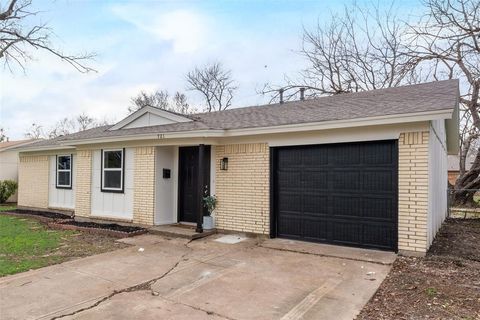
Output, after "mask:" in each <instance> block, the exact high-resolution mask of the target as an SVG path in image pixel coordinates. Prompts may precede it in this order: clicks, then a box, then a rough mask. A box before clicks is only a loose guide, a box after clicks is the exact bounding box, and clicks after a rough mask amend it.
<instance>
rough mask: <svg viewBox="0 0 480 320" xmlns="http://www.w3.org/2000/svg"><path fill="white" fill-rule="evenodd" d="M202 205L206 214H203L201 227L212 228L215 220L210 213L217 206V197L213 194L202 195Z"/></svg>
mask: <svg viewBox="0 0 480 320" xmlns="http://www.w3.org/2000/svg"><path fill="white" fill-rule="evenodd" d="M203 205H204V206H205V208H207V211H208V214H207V215H204V216H203V229H205V230H210V229H213V228H214V227H215V220H214V217H213V216H212V215H213V212H214V211H215V207H216V206H217V197H216V196H215V195H206V196H205V197H203Z"/></svg>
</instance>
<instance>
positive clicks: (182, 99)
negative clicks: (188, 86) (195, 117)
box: [128, 90, 197, 114]
mask: <svg viewBox="0 0 480 320" xmlns="http://www.w3.org/2000/svg"><path fill="white" fill-rule="evenodd" d="M130 102H131V105H130V106H129V107H128V112H130V113H132V112H135V111H137V110H138V109H141V108H143V107H146V106H150V107H154V108H159V109H163V110H167V111H170V112H175V113H180V114H192V113H195V112H196V111H197V109H196V108H195V107H193V106H191V105H190V104H189V103H188V101H187V96H186V95H185V94H183V93H180V92H178V91H177V92H175V94H174V95H173V97H170V95H169V93H168V91H166V90H157V91H155V92H153V93H146V92H145V91H140V93H139V94H138V95H137V96H135V97H133V98H131V99H130Z"/></svg>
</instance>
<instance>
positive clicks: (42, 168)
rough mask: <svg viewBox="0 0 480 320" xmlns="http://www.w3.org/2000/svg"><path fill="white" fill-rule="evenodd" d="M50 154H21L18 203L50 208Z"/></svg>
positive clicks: (26, 205)
mask: <svg viewBox="0 0 480 320" xmlns="http://www.w3.org/2000/svg"><path fill="white" fill-rule="evenodd" d="M48 168H49V157H48V156H38V155H36V156H27V155H21V156H20V163H19V165H18V205H19V206H24V207H34V208H40V209H46V208H48Z"/></svg>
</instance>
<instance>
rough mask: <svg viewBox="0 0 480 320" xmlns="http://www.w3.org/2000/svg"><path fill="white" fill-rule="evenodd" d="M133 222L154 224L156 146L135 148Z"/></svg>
mask: <svg viewBox="0 0 480 320" xmlns="http://www.w3.org/2000/svg"><path fill="white" fill-rule="evenodd" d="M134 157H135V167H134V173H133V176H134V178H133V186H134V190H133V222H134V223H138V224H144V225H153V224H154V216H155V147H138V148H135V155H134Z"/></svg>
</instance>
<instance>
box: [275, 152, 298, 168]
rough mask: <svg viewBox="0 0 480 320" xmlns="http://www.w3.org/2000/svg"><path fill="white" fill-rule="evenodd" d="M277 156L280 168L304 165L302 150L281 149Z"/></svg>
mask: <svg viewBox="0 0 480 320" xmlns="http://www.w3.org/2000/svg"><path fill="white" fill-rule="evenodd" d="M277 157H278V166H279V168H295V167H301V166H302V153H301V152H291V151H287V150H279V152H278V155H277Z"/></svg>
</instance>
